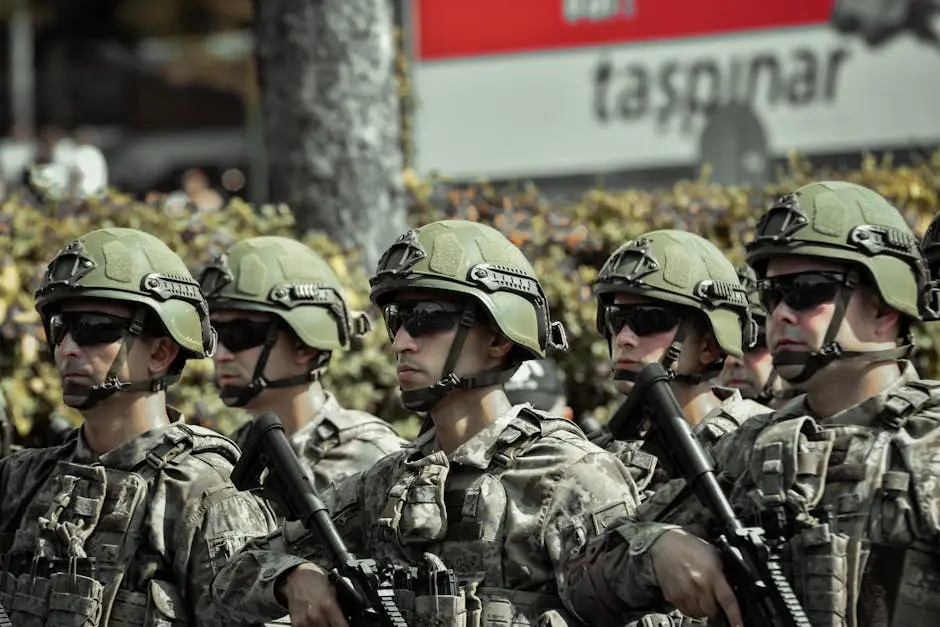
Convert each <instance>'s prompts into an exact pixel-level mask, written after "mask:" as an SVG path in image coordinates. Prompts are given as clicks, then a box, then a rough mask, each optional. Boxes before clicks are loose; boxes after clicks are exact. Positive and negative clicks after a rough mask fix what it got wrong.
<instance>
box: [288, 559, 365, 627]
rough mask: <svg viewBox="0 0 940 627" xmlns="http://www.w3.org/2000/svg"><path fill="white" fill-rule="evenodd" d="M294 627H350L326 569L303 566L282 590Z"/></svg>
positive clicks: (295, 571) (291, 573)
mask: <svg viewBox="0 0 940 627" xmlns="http://www.w3.org/2000/svg"><path fill="white" fill-rule="evenodd" d="M281 593H282V594H283V595H284V598H285V599H286V600H287V608H288V611H289V612H290V624H291V625H293V627H349V624H348V623H347V622H346V618H345V617H344V616H343V612H342V610H341V609H340V607H339V602H338V601H337V600H336V589H335V588H333V584H331V583H330V579H329V577H328V576H327V574H326V573H325V572H324V571H323V569H322V568H319V567H318V566H316V565H314V564H310V563H307V564H301V565H300V566H297V567H296V568H294V570H292V571H290V574H289V575H287V579H285V580H284V584H283V586H282V587H281Z"/></svg>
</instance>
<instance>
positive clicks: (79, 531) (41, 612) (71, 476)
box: [0, 426, 231, 627]
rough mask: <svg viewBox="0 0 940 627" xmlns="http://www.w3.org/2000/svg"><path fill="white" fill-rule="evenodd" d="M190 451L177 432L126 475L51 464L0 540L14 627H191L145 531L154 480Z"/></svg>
mask: <svg viewBox="0 0 940 627" xmlns="http://www.w3.org/2000/svg"><path fill="white" fill-rule="evenodd" d="M218 439H220V440H221V438H218ZM193 444H194V442H193V432H192V431H191V430H190V428H189V427H186V426H180V427H179V428H176V429H168V430H167V431H166V433H164V437H163V440H162V441H161V442H160V443H159V444H158V445H157V446H155V447H154V448H153V449H152V450H151V451H150V452H149V454H148V455H147V457H146V459H145V461H144V462H142V463H141V464H139V465H138V466H137V467H135V468H134V469H133V470H132V471H131V472H128V471H124V470H117V469H113V468H105V467H104V466H102V465H94V466H88V465H83V464H74V463H70V462H65V461H59V462H57V463H55V466H54V468H53V469H52V472H51V473H50V474H49V475H48V479H47V480H46V481H45V482H44V483H43V484H42V487H41V488H40V489H39V491H38V493H37V494H36V495H35V497H34V498H33V499H32V501H31V502H30V503H29V505H28V507H27V508H26V512H25V515H24V516H23V518H22V522H21V523H20V524H19V527H18V528H17V530H16V532H15V535H12V538H11V537H10V536H11V534H3V535H0V553H2V554H3V557H2V562H0V602H2V604H3V606H4V607H6V608H7V610H8V612H9V613H10V617H11V619H12V622H13V624H14V625H16V627H40V626H49V627H53V626H55V627H66V626H69V627H73V626H74V627H79V626H80V627H97V626H99V625H100V626H104V625H109V626H118V625H126V626H138V625H139V626H147V627H173V626H182V625H189V624H190V617H189V616H188V613H187V611H186V607H185V605H184V603H183V598H182V594H181V591H180V590H179V589H178V587H177V585H176V583H174V582H173V581H172V580H173V579H174V577H173V575H172V570H171V564H169V563H168V562H167V559H166V556H162V555H157V554H156V552H155V551H154V550H153V549H151V548H150V547H149V545H148V543H147V539H146V537H144V531H145V530H144V523H145V520H146V517H147V513H148V510H149V507H148V506H149V502H150V490H151V488H152V486H153V485H154V483H155V481H154V480H155V479H156V478H157V476H158V475H159V474H160V472H161V470H163V469H164V468H165V467H167V466H168V465H169V466H173V465H176V464H179V463H180V462H181V461H182V460H183V459H184V458H185V457H186V456H188V455H190V454H192V453H193V452H194V448H193ZM70 446H74V442H73V443H72V444H70V445H66V446H65V447H62V451H63V453H67V452H68V448H69V447H70ZM228 446H229V447H231V444H228Z"/></svg>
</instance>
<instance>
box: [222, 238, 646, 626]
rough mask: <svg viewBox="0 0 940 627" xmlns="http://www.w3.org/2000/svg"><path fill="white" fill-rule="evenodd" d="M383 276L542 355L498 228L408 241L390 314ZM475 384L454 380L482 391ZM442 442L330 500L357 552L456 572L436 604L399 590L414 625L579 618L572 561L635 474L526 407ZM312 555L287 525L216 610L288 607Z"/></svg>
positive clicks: (528, 289) (421, 442) (383, 270)
mask: <svg viewBox="0 0 940 627" xmlns="http://www.w3.org/2000/svg"><path fill="white" fill-rule="evenodd" d="M489 264H492V265H489ZM490 273H492V274H490ZM494 275H495V276H494ZM463 277H467V278H468V280H467V281H466V283H464V282H463ZM474 277H476V278H478V279H481V280H485V281H486V282H485V283H474V282H473V281H472V279H473V278H474ZM386 280H388V281H391V282H392V283H393V284H394V285H395V289H406V288H407V287H412V288H414V289H421V288H424V289H428V288H429V286H431V285H433V286H434V287H436V289H438V290H447V291H449V292H451V294H453V295H466V296H470V297H471V298H472V299H474V300H475V301H476V302H478V303H480V304H482V306H483V307H486V308H487V310H488V311H489V312H490V317H489V319H490V320H492V321H493V322H492V323H493V324H495V325H498V328H499V330H500V331H501V332H502V333H504V334H505V335H506V337H507V338H509V339H510V340H511V341H512V342H513V343H514V344H515V345H516V346H515V349H514V354H515V355H518V357H516V359H520V360H523V359H532V358H542V357H544V353H545V349H546V346H547V345H548V344H549V342H550V338H549V335H548V334H549V333H550V332H551V329H552V327H553V325H552V324H550V321H549V317H548V311H547V307H546V305H545V300H544V297H543V296H542V293H541V288H540V286H539V285H538V283H537V281H536V280H535V277H534V275H533V272H532V269H531V267H530V266H529V264H528V262H527V261H526V260H525V258H524V257H523V256H522V255H521V253H520V252H519V251H518V249H516V248H515V247H514V246H512V245H511V244H510V243H509V242H508V241H507V240H506V239H505V238H504V237H503V236H502V235H500V234H499V233H497V232H496V231H495V230H493V229H491V228H489V227H485V226H482V225H478V224H475V223H469V222H459V221H445V222H440V223H434V224H431V225H428V226H426V227H423V228H422V229H420V230H419V231H417V232H412V233H408V234H406V235H405V236H403V237H402V238H401V239H400V240H399V242H398V243H397V244H396V245H394V246H393V247H392V249H390V251H388V252H387V253H386V255H385V256H383V258H382V261H381V262H380V265H379V275H378V277H377V278H376V279H374V280H373V299H374V300H376V301H377V302H378V304H380V305H382V306H386V305H387V304H389V303H394V302H395V301H394V295H393V294H389V295H388V296H390V299H389V300H386V299H385V298H383V297H382V296H383V292H382V290H383V289H384V288H385V287H386V286H387V285H388V284H387V283H385V281H386ZM377 294H378V296H377ZM389 315H390V314H389V313H388V311H386V317H388V316H389ZM555 333H558V331H555ZM511 354H513V353H511ZM517 363H518V362H517ZM445 370H446V368H445ZM445 374H448V373H446V372H445ZM451 374H452V373H451ZM510 374H511V372H510ZM499 376H506V375H499ZM455 377H456V375H455ZM474 377H476V375H472V376H467V377H466V378H465V379H464V383H462V384H461V383H460V380H459V378H458V382H457V385H467V386H473V385H474V380H473V379H474ZM495 378H496V375H494V379H495ZM507 378H508V377H507ZM488 385H492V384H488ZM411 398H412V399H414V398H415V397H414V396H412V397H411ZM418 398H419V400H420V398H421V395H418ZM436 434H437V431H436V428H435V427H432V428H430V429H429V430H428V431H427V432H425V433H424V434H422V435H421V436H419V438H418V439H417V440H416V441H415V442H413V443H412V444H410V445H409V446H408V447H407V448H405V449H404V450H402V451H399V452H396V453H393V454H392V455H389V456H388V457H386V458H385V459H383V460H382V461H381V462H379V463H378V464H376V466H375V467H373V468H372V469H370V470H368V471H366V472H364V473H362V474H361V475H357V476H354V477H352V478H350V479H348V480H347V481H345V482H343V483H341V484H339V485H337V486H335V487H334V488H333V489H331V490H330V491H329V492H328V493H327V494H326V495H325V500H326V501H327V502H329V503H330V504H331V505H332V507H331V511H332V512H333V518H334V521H335V522H336V524H337V526H338V527H339V529H340V531H341V533H342V534H343V535H344V538H345V539H346V540H347V542H348V543H349V544H350V548H351V549H352V550H353V551H355V552H358V554H359V555H363V556H370V557H374V558H376V559H378V560H379V563H380V564H382V563H383V562H384V563H389V562H390V563H394V564H399V565H404V564H415V563H419V562H421V561H422V560H423V559H427V557H426V556H427V555H428V554H434V555H436V556H437V558H438V559H440V560H441V561H442V562H443V563H444V564H445V565H446V566H447V567H449V568H450V569H452V570H453V571H455V574H456V577H457V580H458V582H459V585H460V589H459V590H456V591H453V592H450V593H447V594H445V593H444V592H443V591H442V593H441V594H440V595H436V596H434V597H431V598H428V597H418V598H414V597H413V595H412V597H411V598H409V597H408V594H407V593H406V592H405V591H399V592H398V598H399V601H400V602H401V604H402V605H403V606H404V608H403V609H404V611H405V613H406V615H407V616H408V617H409V624H417V625H461V626H462V625H472V626H479V625H519V626H524V625H565V624H568V623H569V621H573V620H574V619H572V618H571V617H570V614H569V612H568V610H567V605H568V604H567V594H568V583H567V577H566V576H565V568H564V564H565V562H566V561H567V559H568V558H569V557H570V556H572V555H577V554H579V553H580V552H581V551H582V550H583V547H584V546H585V545H586V543H587V542H588V541H589V539H590V538H592V537H594V536H596V535H597V534H599V533H601V532H602V531H603V530H604V528H605V527H606V525H607V524H609V523H610V522H612V521H614V520H616V519H618V518H621V517H623V516H627V515H631V514H633V513H634V511H635V503H636V497H637V495H636V490H635V487H634V486H633V484H632V482H631V481H630V479H629V476H628V474H627V473H626V469H625V468H624V467H623V466H622V464H620V463H619V462H618V461H617V459H616V458H615V457H613V456H611V455H610V454H608V453H606V452H604V451H603V450H601V449H599V448H597V447H595V446H594V445H592V444H591V443H590V442H588V441H587V440H586V438H585V437H584V435H583V433H582V432H581V431H580V429H579V428H578V427H577V426H576V425H574V424H573V423H572V422H571V421H568V420H565V419H563V418H560V417H558V418H556V417H553V416H549V415H547V414H543V413H540V412H536V411H535V410H533V409H531V408H529V407H528V406H527V405H516V406H514V407H513V408H512V410H511V411H509V412H507V413H505V414H504V415H502V416H499V417H498V418H497V419H496V420H495V421H494V422H493V423H491V424H490V425H489V426H487V427H485V428H484V429H483V430H482V431H480V432H478V433H477V434H475V435H474V436H473V437H471V438H470V439H469V440H468V441H466V442H465V443H464V444H463V445H461V446H459V447H458V448H457V449H456V450H455V451H453V452H452V453H451V454H450V455H447V454H445V453H444V452H443V451H442V450H441V449H440V447H439V445H438V443H437V438H436ZM303 546H304V542H303V539H302V538H301V539H300V540H299V541H298V539H297V538H296V536H294V535H293V534H292V532H291V531H290V529H289V528H287V529H285V530H284V532H283V533H282V534H276V535H274V536H272V537H271V538H269V539H267V540H265V541H263V542H253V543H251V544H250V545H249V546H248V547H246V549H245V550H244V551H243V552H242V553H241V554H240V555H239V556H238V557H237V558H235V559H233V560H232V562H230V564H229V566H227V567H226V568H225V569H224V570H223V572H222V573H221V574H220V576H219V577H218V578H217V579H216V582H215V584H214V586H213V589H214V590H215V592H216V594H217V602H218V603H219V604H220V605H222V606H225V607H228V608H229V609H230V612H231V614H230V616H231V618H232V619H233V620H256V617H257V616H258V615H259V614H260V615H261V616H273V615H277V614H278V612H283V608H282V607H281V606H280V605H279V603H278V602H277V599H276V598H275V594H274V586H275V582H276V580H277V577H278V576H279V575H280V574H281V573H284V572H286V571H287V570H288V569H290V568H291V567H293V566H295V565H296V564H298V563H300V562H301V561H302V560H301V559H300V558H298V557H295V556H294V555H289V554H288V553H289V552H293V553H295V554H309V553H310V551H309V550H308V549H304V548H302V547H303ZM271 549H277V550H278V551H272V550H271Z"/></svg>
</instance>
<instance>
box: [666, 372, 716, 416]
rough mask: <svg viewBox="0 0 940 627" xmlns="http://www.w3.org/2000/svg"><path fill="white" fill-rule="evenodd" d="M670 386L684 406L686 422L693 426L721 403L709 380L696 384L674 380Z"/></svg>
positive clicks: (680, 403)
mask: <svg viewBox="0 0 940 627" xmlns="http://www.w3.org/2000/svg"><path fill="white" fill-rule="evenodd" d="M670 386H671V387H672V391H673V394H675V395H676V400H677V401H679V405H680V406H681V407H682V412H683V413H684V414H685V419H686V422H688V423H689V424H690V425H692V426H695V425H697V424H698V423H700V422H702V419H703V418H704V417H705V416H706V415H708V412H710V411H712V410H713V409H714V408H716V407H718V406H719V405H720V404H721V399H719V398H718V397H717V396H715V393H714V392H712V386H711V384H710V383H709V382H707V381H703V382H702V383H697V384H695V385H689V384H687V383H678V382H675V381H673V382H672V383H671V384H670Z"/></svg>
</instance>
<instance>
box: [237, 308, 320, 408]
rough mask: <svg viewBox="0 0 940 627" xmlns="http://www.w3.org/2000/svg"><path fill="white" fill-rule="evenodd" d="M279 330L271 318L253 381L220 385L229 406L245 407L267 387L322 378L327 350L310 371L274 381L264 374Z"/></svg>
mask: <svg viewBox="0 0 940 627" xmlns="http://www.w3.org/2000/svg"><path fill="white" fill-rule="evenodd" d="M279 331H280V325H279V324H278V321H277V320H271V322H270V323H269V324H268V334H267V335H266V336H265V338H264V345H263V347H262V349H261V354H260V355H258V361H257V362H256V363H255V370H254V373H253V374H252V375H251V383H249V384H248V385H223V386H220V387H219V397H220V398H221V399H222V402H223V403H225V405H226V406H227V407H244V406H245V405H247V404H248V403H250V402H251V401H252V399H254V398H255V397H256V396H258V395H259V394H261V392H263V391H264V390H265V389H267V388H289V387H294V386H295V385H304V384H307V383H313V382H314V381H317V380H319V379H320V374H321V373H322V371H323V368H324V367H325V366H326V364H327V362H328V361H329V360H330V354H329V353H328V352H325V351H320V352H319V353H318V355H317V361H316V364H315V365H314V367H313V368H312V369H311V370H310V372H307V373H304V374H295V375H292V376H289V377H283V378H281V379H274V380H273V381H272V380H270V379H268V378H266V377H265V376H264V371H265V368H267V365H268V358H269V357H270V356H271V351H272V350H273V349H274V345H275V344H276V343H277V334H278V332H279Z"/></svg>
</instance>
